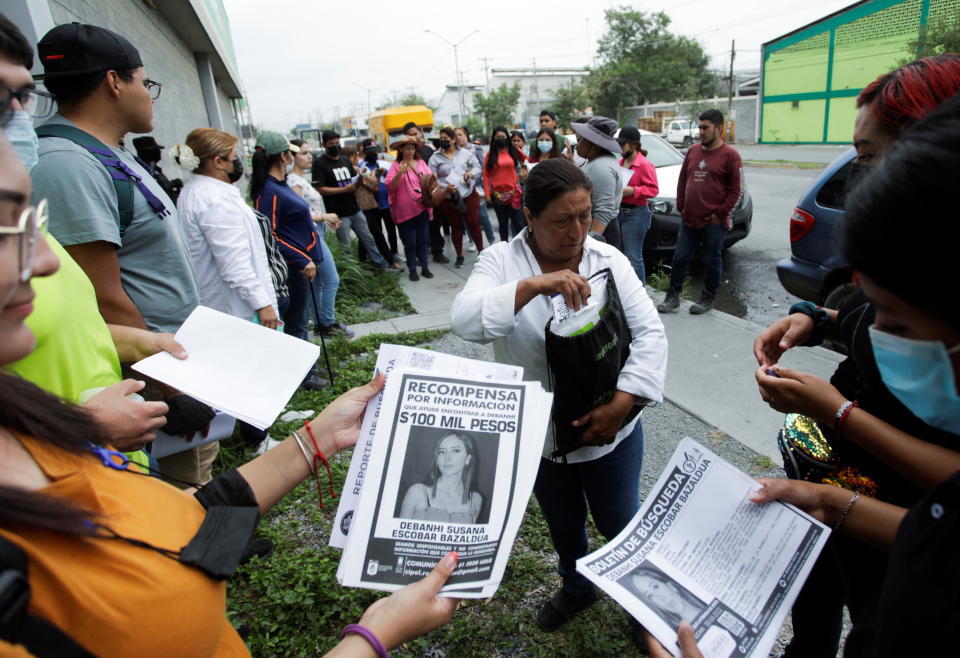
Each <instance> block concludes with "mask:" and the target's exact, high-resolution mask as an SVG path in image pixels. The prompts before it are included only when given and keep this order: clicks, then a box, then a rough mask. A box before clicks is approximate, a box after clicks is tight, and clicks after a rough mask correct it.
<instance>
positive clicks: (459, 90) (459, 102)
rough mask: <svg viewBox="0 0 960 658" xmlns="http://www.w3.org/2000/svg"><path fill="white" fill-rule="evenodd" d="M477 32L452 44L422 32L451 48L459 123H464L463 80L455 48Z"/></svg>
mask: <svg viewBox="0 0 960 658" xmlns="http://www.w3.org/2000/svg"><path fill="white" fill-rule="evenodd" d="M479 31H480V30H474V31H473V32H471V33H470V34H468V35H467V36H465V37H463V38H462V39H460V41H458V42H456V43H454V42H452V41H450V40H449V39H445V38H444V37H442V36H440V35H439V34H437V33H436V32H434V31H433V30H424V32H427V33H428V34H432V35H433V36H435V37H437V38H438V39H440V40H441V41H444V42H446V43H447V44H449V45H451V46H453V65H454V67H456V68H455V71H454V72H455V73H456V78H457V107H458V108H459V110H460V119H459V123H463V121H464V119H463V79H462V78H461V76H460V58H459V56H458V54H457V48H458V47H459V46H460V44H461V43H463V42H464V41H466V40H467V39H469V38H470V37H472V36H473V35H474V34H476V33H477V32H479Z"/></svg>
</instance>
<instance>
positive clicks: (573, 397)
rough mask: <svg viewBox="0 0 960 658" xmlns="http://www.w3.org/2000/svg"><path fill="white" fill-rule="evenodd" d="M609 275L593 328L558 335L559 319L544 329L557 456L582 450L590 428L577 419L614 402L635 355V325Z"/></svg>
mask: <svg viewBox="0 0 960 658" xmlns="http://www.w3.org/2000/svg"><path fill="white" fill-rule="evenodd" d="M602 273H606V276H607V283H606V292H607V304H606V306H605V308H604V309H603V310H601V316H600V318H599V319H598V321H597V322H596V323H595V324H594V325H593V327H591V328H589V329H588V330H587V331H584V332H582V333H578V334H576V335H573V336H558V335H557V334H555V333H553V332H552V331H550V324H551V323H552V322H553V318H550V319H549V320H547V325H546V327H544V334H545V343H544V348H545V349H546V356H547V365H548V367H549V368H550V380H551V383H552V385H553V412H552V415H553V432H554V437H555V439H556V445H555V449H554V451H553V452H552V453H551V455H550V456H551V458H559V457H562V456H563V455H566V454H568V453H570V452H573V451H574V450H576V449H578V448H582V447H583V444H582V443H581V437H582V436H583V433H584V431H586V429H587V428H586V427H574V426H573V425H572V424H571V423H572V422H573V421H574V420H576V419H577V418H580V417H581V416H583V415H584V414H585V413H587V412H588V411H590V410H591V409H595V408H596V407H599V406H601V405H604V404H606V403H608V402H609V401H610V400H611V399H612V398H613V394H614V393H615V392H616V390H617V380H618V378H619V377H620V370H621V369H622V368H623V364H624V363H626V361H627V358H628V357H629V356H630V342H631V341H632V337H631V335H630V327H629V326H628V325H627V318H626V315H625V314H624V312H623V304H622V303H621V302H620V295H619V293H618V292H617V284H616V282H615V281H614V279H613V273H612V272H611V271H610V269H609V268H607V269H604V270H600V272H597V273H596V274H594V275H592V276H591V277H590V278H591V279H592V278H594V277H595V276H597V274H602ZM640 409H641V407H640V406H639V405H635V406H634V407H633V408H632V409H631V410H630V412H629V413H627V415H626V417H624V419H623V423H621V425H620V427H621V428H623V427H624V426H625V425H626V424H627V423H629V422H630V421H631V420H633V419H634V418H635V417H636V415H637V414H638V413H640Z"/></svg>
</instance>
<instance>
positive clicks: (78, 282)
mask: <svg viewBox="0 0 960 658" xmlns="http://www.w3.org/2000/svg"><path fill="white" fill-rule="evenodd" d="M47 244H48V245H50V248H51V249H52V250H53V253H55V254H56V256H57V258H58V259H59V260H60V269H58V270H57V271H56V273H54V274H53V275H52V276H40V277H34V278H33V279H31V281H30V285H32V286H33V290H34V292H35V293H36V298H35V299H34V302H33V313H31V314H30V315H29V316H28V317H27V321H26V324H27V326H28V327H30V330H31V331H32V332H33V333H34V334H35V335H36V337H37V346H36V347H35V348H34V350H33V352H31V353H30V355H29V356H27V357H26V358H24V359H21V360H20V361H17V362H16V363H12V364H10V365H8V366H6V368H7V369H8V370H10V371H11V372H14V373H16V374H18V375H20V376H21V377H23V378H24V379H26V380H28V381H31V382H33V383H34V384H36V385H37V386H39V387H40V388H42V389H44V390H45V391H49V392H51V393H55V394H56V395H59V396H60V397H62V398H64V399H65V400H69V401H70V402H76V401H77V400H78V399H79V398H80V394H81V393H82V392H83V391H85V390H87V389H88V388H95V387H100V386H112V385H114V384H116V383H117V382H119V381H120V380H121V379H122V376H121V374H120V360H119V358H118V357H117V349H116V347H114V344H113V338H112V337H111V336H110V330H109V329H108V328H107V323H106V322H104V321H103V317H101V315H100V310H99V308H98V307H97V295H96V292H94V289H93V284H92V283H90V279H88V278H87V275H86V274H85V273H84V272H83V270H82V269H80V266H79V265H77V263H76V262H75V261H74V260H73V259H72V258H71V257H70V254H68V253H67V252H66V250H65V249H64V248H63V247H61V246H60V244H59V243H58V242H57V241H56V240H55V239H53V237H52V236H49V235H48V236H47Z"/></svg>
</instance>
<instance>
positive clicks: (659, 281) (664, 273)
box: [647, 264, 693, 299]
mask: <svg viewBox="0 0 960 658" xmlns="http://www.w3.org/2000/svg"><path fill="white" fill-rule="evenodd" d="M647 285H648V286H650V287H651V288H653V289H654V290H656V291H658V292H667V290H669V289H670V266H669V265H663V264H661V265H658V266H657V269H656V271H655V272H651V273H650V274H648V275H647ZM680 296H681V297H683V298H684V299H693V279H692V278H691V277H690V276H689V275H687V278H686V279H684V280H683V287H682V288H681V289H680Z"/></svg>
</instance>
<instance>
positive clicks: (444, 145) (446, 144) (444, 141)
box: [437, 139, 450, 151]
mask: <svg viewBox="0 0 960 658" xmlns="http://www.w3.org/2000/svg"><path fill="white" fill-rule="evenodd" d="M437 143H438V144H440V148H441V149H443V150H444V151H446V150H447V149H448V148H450V140H449V139H441V140H440V141H439V142H437Z"/></svg>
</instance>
